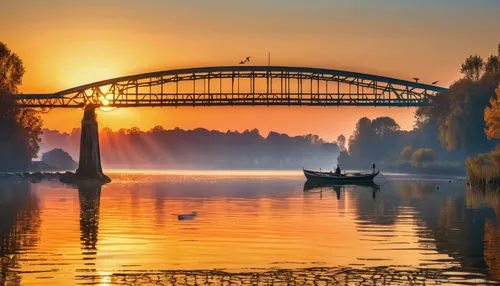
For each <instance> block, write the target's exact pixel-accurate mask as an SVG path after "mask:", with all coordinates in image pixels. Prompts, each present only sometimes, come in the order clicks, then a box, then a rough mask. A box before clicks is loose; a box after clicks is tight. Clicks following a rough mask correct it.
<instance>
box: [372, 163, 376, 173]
mask: <svg viewBox="0 0 500 286" xmlns="http://www.w3.org/2000/svg"><path fill="white" fill-rule="evenodd" d="M372 169H373V170H372V174H375V162H373V164H372Z"/></svg>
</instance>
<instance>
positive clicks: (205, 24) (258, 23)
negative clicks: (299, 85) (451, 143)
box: [0, 0, 500, 141]
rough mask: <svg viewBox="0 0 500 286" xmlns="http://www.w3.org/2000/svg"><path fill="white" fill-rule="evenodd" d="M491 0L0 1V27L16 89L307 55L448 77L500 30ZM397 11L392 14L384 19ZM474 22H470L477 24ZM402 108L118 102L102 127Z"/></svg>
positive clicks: (318, 121)
mask: <svg viewBox="0 0 500 286" xmlns="http://www.w3.org/2000/svg"><path fill="white" fill-rule="evenodd" d="M498 11H500V1H496V0H478V1H464V0H453V1H452V0H443V1H431V0H418V1H417V0H405V1H401V0H379V1H368V0H349V1H348V0H338V1H326V0H308V1H305V0H304V1H299V0H273V1H263V0H256V1H229V0H216V1H202V0H186V1H159V0H146V1H132V0H127V1H118V0H111V1H106V2H105V3H104V2H101V1H96V0H90V1H85V2H80V1H79V2H76V1H63V0H47V1H43V2H42V1H34V0H27V1H14V0H4V1H2V2H1V3H0V25H1V26H2V27H8V29H2V30H1V32H0V37H1V39H2V41H4V42H5V43H6V44H7V45H9V47H10V48H11V49H12V50H13V51H14V52H16V53H17V54H18V55H19V56H20V57H21V58H22V59H23V60H24V64H25V67H26V71H27V72H26V75H25V77H24V82H23V86H22V88H21V91H22V92H23V93H47V92H55V91H58V90H62V89H66V88H70V87H73V86H77V85H81V84H85V83H89V82H93V81H97V80H102V79H107V78H112V77H118V76H125V75H129V74H136V73H142V72H149V71H158V70H166V69H172V68H181V67H196V66H212V65H235V64H237V63H238V62H239V61H240V60H241V59H243V58H244V57H246V56H251V57H252V63H253V64H255V65H266V64H267V60H268V59H267V55H268V52H271V56H272V64H273V65H288V66H311V67H323V68H332V69H344V70H351V71H357V72H364V73H372V74H378V75H384V76H390V77H396V78H401V79H407V80H411V78H413V77H419V78H421V82H424V83H430V82H433V81H435V80H439V81H440V85H442V86H448V85H449V84H450V83H452V82H453V81H455V80H457V79H458V78H459V77H460V74H459V72H458V71H459V67H460V65H461V63H462V62H463V60H464V59H465V58H466V57H468V56H469V55H470V54H475V53H478V54H480V55H481V56H483V57H484V56H488V55H489V54H490V53H491V47H494V46H496V44H497V41H498V39H497V38H495V37H492V36H491V35H500V20H499V18H498ZM394 22H397V23H398V25H394V24H393V23H394ZM478 31H480V32H478ZM413 111H414V109H412V108H381V107H377V108H370V107H365V108H361V107H340V108H333V107H331V108H319V107H232V108H231V107H209V108H154V109H153V108H143V109H119V110H115V111H113V112H108V113H100V114H99V124H100V128H102V127H110V128H112V129H114V130H117V129H120V128H130V127H133V126H137V127H139V128H141V129H143V130H147V129H150V128H152V127H153V126H155V125H163V126H164V127H165V128H166V129H167V128H174V127H180V128H183V129H194V128H197V127H203V128H207V129H216V130H221V131H226V130H228V129H230V130H239V131H242V130H245V129H253V128H257V129H259V130H260V131H261V133H262V134H267V133H268V132H269V131H277V132H282V133H287V134H290V135H299V134H310V133H313V134H318V135H319V136H320V137H322V138H324V139H326V140H330V141H332V140H334V139H335V138H336V137H337V135H339V134H340V133H343V134H344V135H345V136H346V137H349V136H350V135H351V133H352V130H353V129H354V126H355V123H356V121H357V120H358V119H359V118H360V117H362V116H367V117H369V118H375V117H378V116H390V117H393V118H394V119H395V120H396V121H397V122H398V123H399V124H400V125H401V127H402V129H411V128H412V126H413ZM81 116H82V111H81V110H72V109H71V110H69V109H66V110H65V109H56V110H52V111H50V112H49V113H48V114H45V115H44V120H45V124H44V127H46V128H49V129H58V130H61V131H70V130H71V129H73V128H77V127H79V125H80V120H81Z"/></svg>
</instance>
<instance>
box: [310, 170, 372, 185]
mask: <svg viewBox="0 0 500 286" xmlns="http://www.w3.org/2000/svg"><path fill="white" fill-rule="evenodd" d="M303 171H304V175H305V176H306V178H307V180H311V181H323V182H334V183H337V182H342V183H356V182H373V178H375V177H376V176H377V175H378V174H379V171H378V170H377V172H375V173H349V174H335V173H333V172H318V171H311V170H306V169H303Z"/></svg>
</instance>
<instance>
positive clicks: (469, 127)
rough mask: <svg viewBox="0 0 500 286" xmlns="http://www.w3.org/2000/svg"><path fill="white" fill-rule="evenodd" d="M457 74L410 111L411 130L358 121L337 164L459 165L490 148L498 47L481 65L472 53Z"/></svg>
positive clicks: (498, 118) (499, 134)
mask: <svg viewBox="0 0 500 286" xmlns="http://www.w3.org/2000/svg"><path fill="white" fill-rule="evenodd" d="M461 72H462V73H463V78H461V79H459V80H457V81H456V82H454V83H453V84H452V85H451V86H450V88H449V90H448V91H446V92H442V93H439V94H437V95H436V96H434V97H432V98H431V103H432V106H430V107H419V108H418V109H417V110H416V112H415V126H414V129H413V130H411V131H401V130H400V126H399V125H398V124H397V123H396V122H395V121H394V120H393V119H392V118H389V117H381V118H376V119H374V120H370V119H368V118H366V117H364V118H361V119H360V120H359V121H358V122H357V124H356V129H355V131H354V133H353V134H352V135H351V137H350V138H349V142H348V146H349V148H348V150H349V151H348V152H347V151H344V152H342V153H341V154H340V156H339V162H340V163H342V164H344V165H345V166H346V167H351V168H352V167H355V168H358V167H362V166H366V167H368V165H369V164H370V162H372V161H374V162H380V163H386V162H398V161H399V163H401V164H409V165H412V166H413V167H421V166H423V165H426V164H430V163H431V162H435V161H441V162H442V161H457V162H462V164H463V162H465V158H466V157H467V156H473V155H476V154H478V153H481V152H488V151H491V150H492V149H494V148H495V146H496V145H497V143H498V140H496V139H499V138H500V115H499V114H500V98H499V97H497V96H496V95H495V89H496V88H497V87H498V85H499V82H500V45H499V46H498V54H497V55H491V56H490V57H489V58H488V59H487V60H486V61H485V60H483V58H481V57H480V56H478V55H471V56H470V57H468V58H466V59H465V61H464V63H463V64H462V66H461Z"/></svg>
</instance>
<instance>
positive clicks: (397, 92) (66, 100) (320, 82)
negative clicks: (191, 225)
mask: <svg viewBox="0 0 500 286" xmlns="http://www.w3.org/2000/svg"><path fill="white" fill-rule="evenodd" d="M445 91H447V89H446V88H443V87H438V86H435V85H428V84H421V83H417V82H411V81H406V80H401V79H396V78H390V77H384V76H378V75H371V74H364V73H357V72H350V71H341V70H332V69H323V68H310V67H290V66H247V65H238V66H216V67H198V68H185V69H173V70H165V71H159V72H151V73H143V74H137V75H131V76H125V77H119V78H113V79H108V80H103V81H98V82H94V83H90V84H86V85H82V86H78V87H74V88H70V89H66V90H63V91H59V92H56V93H53V94H22V95H16V102H17V104H18V105H19V106H20V107H49V108H54V107H65V108H81V107H84V106H86V105H89V104H92V105H96V106H112V107H152V106H174V107H179V106H238V105H253V106H257V105H265V106H273V105H274V106H276V105H284V106H297V105H298V106H405V107H410V106H427V105H430V104H431V100H430V99H431V97H432V96H433V95H435V94H436V93H438V92H445Z"/></svg>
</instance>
